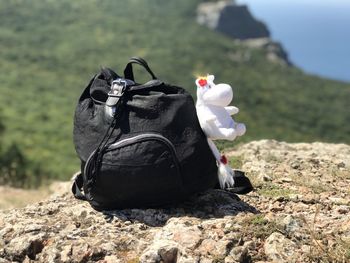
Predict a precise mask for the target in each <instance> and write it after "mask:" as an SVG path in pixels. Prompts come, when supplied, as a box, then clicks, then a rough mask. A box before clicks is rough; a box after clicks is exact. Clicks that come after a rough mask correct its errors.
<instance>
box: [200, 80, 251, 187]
mask: <svg viewBox="0 0 350 263" xmlns="http://www.w3.org/2000/svg"><path fill="white" fill-rule="evenodd" d="M196 85H197V104H196V109H197V115H198V119H199V123H200V125H201V127H202V130H203V131H204V133H205V134H206V136H207V138H208V144H209V146H210V148H211V150H212V152H213V154H214V156H215V158H216V160H217V162H218V166H219V169H218V177H219V182H220V186H221V188H225V187H233V186H234V179H233V176H234V173H233V170H232V169H231V167H229V166H228V165H227V159H226V157H225V156H221V154H220V152H219V150H218V149H217V148H216V146H215V144H214V142H213V141H212V140H219V139H220V140H231V141H232V140H234V139H235V138H236V137H237V136H242V135H243V134H244V133H245V131H246V128H245V125H244V124H243V123H236V122H235V121H234V120H233V119H232V118H231V115H234V114H236V113H238V111H239V110H238V108H237V107H234V106H228V105H229V104H230V102H231V101H232V98H233V92H232V88H231V86H230V85H228V84H217V85H215V84H214V76H213V75H208V76H207V77H200V78H198V79H197V80H196Z"/></svg>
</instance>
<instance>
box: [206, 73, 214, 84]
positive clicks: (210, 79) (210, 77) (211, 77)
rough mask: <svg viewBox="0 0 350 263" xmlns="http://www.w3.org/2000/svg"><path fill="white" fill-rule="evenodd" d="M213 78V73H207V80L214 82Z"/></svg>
mask: <svg viewBox="0 0 350 263" xmlns="http://www.w3.org/2000/svg"><path fill="white" fill-rule="evenodd" d="M214 79H215V77H214V75H208V76H207V80H208V82H211V83H213V82H214Z"/></svg>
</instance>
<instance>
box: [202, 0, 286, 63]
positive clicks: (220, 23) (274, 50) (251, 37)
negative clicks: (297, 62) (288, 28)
mask: <svg viewBox="0 0 350 263" xmlns="http://www.w3.org/2000/svg"><path fill="white" fill-rule="evenodd" d="M197 22H198V23H199V24H201V25H205V26H207V27H209V28H211V29H213V30H215V31H218V32H221V33H223V34H225V35H227V36H229V37H231V38H233V39H235V40H238V41H240V42H242V43H243V44H247V45H248V46H249V47H253V48H263V49H264V50H266V52H267V58H268V59H269V60H270V61H272V62H277V63H281V64H287V65H291V62H290V61H289V59H288V54H287V52H286V51H285V50H284V49H283V47H282V45H281V44H280V43H278V42H274V41H272V40H271V38H270V31H269V29H268V28H267V26H266V25H265V24H264V23H263V22H261V21H259V20H257V19H256V18H254V17H253V16H252V14H251V13H250V11H249V9H248V7H247V6H246V5H238V4H236V3H235V2H234V1H218V2H204V3H202V4H200V5H199V6H198V9H197Z"/></svg>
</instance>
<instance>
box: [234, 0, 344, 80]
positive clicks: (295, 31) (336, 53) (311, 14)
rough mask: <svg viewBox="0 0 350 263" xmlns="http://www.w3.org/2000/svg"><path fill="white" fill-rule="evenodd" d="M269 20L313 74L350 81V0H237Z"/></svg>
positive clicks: (295, 60) (273, 30)
mask: <svg viewBox="0 0 350 263" xmlns="http://www.w3.org/2000/svg"><path fill="white" fill-rule="evenodd" d="M236 2H237V3H245V4H248V6H249V8H250V10H251V12H252V13H253V15H254V16H255V17H256V18H257V19H259V20H261V21H263V22H265V23H266V24H267V26H268V28H269V29H270V32H271V35H272V39H273V40H275V41H278V42H281V43H282V45H283V46H284V48H285V49H286V50H287V52H288V54H289V57H290V60H291V61H292V63H294V64H295V65H296V66H298V67H300V68H302V69H303V70H304V71H306V72H307V73H310V74H315V75H320V76H324V77H328V78H332V79H338V80H342V81H347V82H350V0H330V1H324V0H318V1H317V0H237V1H236Z"/></svg>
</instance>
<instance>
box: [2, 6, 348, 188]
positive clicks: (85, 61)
mask: <svg viewBox="0 0 350 263" xmlns="http://www.w3.org/2000/svg"><path fill="white" fill-rule="evenodd" d="M349 6H350V5H349V4H348V3H347V2H346V1H345V0H344V1H341V0H335V1H327V2H320V1H315V0H308V1H302V0H293V1H287V0H284V1H281V0H256V1H253V0H240V1H236V2H235V1H202V0H177V1H164V0H128V1H122V0H119V1H115V0H75V1H70V0H59V1H56V0H40V1H39V0H31V1H28V0H12V1H7V0H0V47H1V48H0V136H1V137H0V185H10V186H13V187H24V188H35V187H40V186H41V185H43V184H44V185H45V184H46V183H47V181H52V180H67V179H69V178H70V177H71V176H72V174H73V173H74V172H75V171H77V170H78V169H79V160H78V158H77V157H76V154H75V150H74V146H73V143H72V127H73V124H72V122H73V115H74V109H75V105H76V102H77V100H78V98H79V95H80V94H81V92H82V91H83V89H84V88H85V86H86V85H87V83H88V82H89V80H90V78H91V77H92V76H93V75H94V74H96V73H97V72H98V71H99V70H100V68H101V67H103V66H106V67H110V68H112V69H114V70H115V71H116V72H117V73H119V74H122V72H123V69H124V66H125V64H126V63H127V62H128V59H129V58H130V57H131V56H141V57H144V58H145V59H146V60H147V61H148V63H149V65H150V67H151V68H152V69H153V71H154V72H155V73H156V75H157V76H158V77H159V78H160V79H162V80H163V81H165V82H168V83H172V84H176V85H179V86H182V87H184V88H186V89H187V90H188V91H189V92H190V93H191V94H193V95H194V98H195V92H196V90H195V85H194V79H195V77H196V76H198V75H203V74H207V73H211V74H214V75H215V76H216V81H217V82H218V83H219V82H223V83H229V84H231V85H232V86H233V89H234V100H233V102H232V104H233V105H236V106H237V107H239V108H240V113H239V114H238V115H237V116H236V117H235V118H236V120H237V121H239V122H244V123H246V125H247V133H246V135H244V136H243V137H241V138H239V139H237V140H236V141H234V142H220V147H221V148H229V147H233V146H236V145H238V144H240V143H244V142H247V141H251V140H259V139H276V140H281V141H288V142H314V141H323V142H332V143H350V112H349V101H350V84H349V82H350V74H349V60H348V59H349V49H348V46H349V45H350V41H349V39H350V34H349V33H350V32H349V29H350V18H349V16H347V14H348V13H349V11H350V9H349ZM136 78H137V80H138V81H139V82H144V81H147V75H144V74H143V73H142V72H141V71H138V72H137V73H136Z"/></svg>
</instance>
